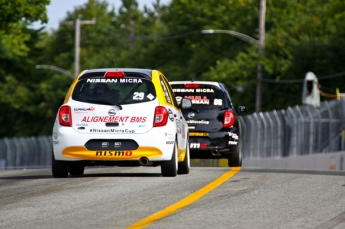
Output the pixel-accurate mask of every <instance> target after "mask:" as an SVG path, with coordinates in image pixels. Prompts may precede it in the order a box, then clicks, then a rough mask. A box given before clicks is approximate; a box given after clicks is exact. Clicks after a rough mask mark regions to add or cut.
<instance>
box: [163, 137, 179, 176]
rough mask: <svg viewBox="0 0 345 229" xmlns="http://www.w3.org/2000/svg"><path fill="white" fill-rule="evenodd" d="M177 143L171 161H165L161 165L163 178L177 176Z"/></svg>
mask: <svg viewBox="0 0 345 229" xmlns="http://www.w3.org/2000/svg"><path fill="white" fill-rule="evenodd" d="M177 166H178V160H177V142H176V141H175V145H174V149H173V153H172V155H171V159H170V160H169V161H163V163H162V164H161V172H162V176H163V177H176V175H177Z"/></svg>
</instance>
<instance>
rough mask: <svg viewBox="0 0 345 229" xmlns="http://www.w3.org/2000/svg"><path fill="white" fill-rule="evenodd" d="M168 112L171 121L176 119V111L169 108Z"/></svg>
mask: <svg viewBox="0 0 345 229" xmlns="http://www.w3.org/2000/svg"><path fill="white" fill-rule="evenodd" d="M168 114H169V119H170V121H174V113H173V112H172V111H171V110H170V109H168Z"/></svg>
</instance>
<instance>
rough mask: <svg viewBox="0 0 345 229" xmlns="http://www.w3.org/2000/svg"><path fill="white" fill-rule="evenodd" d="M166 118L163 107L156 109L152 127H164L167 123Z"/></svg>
mask: <svg viewBox="0 0 345 229" xmlns="http://www.w3.org/2000/svg"><path fill="white" fill-rule="evenodd" d="M168 116H169V114H168V111H167V109H166V108H165V107H162V106H158V107H156V110H155V117H154V120H153V127H159V126H165V125H166V124H167V122H168V118H169V117H168Z"/></svg>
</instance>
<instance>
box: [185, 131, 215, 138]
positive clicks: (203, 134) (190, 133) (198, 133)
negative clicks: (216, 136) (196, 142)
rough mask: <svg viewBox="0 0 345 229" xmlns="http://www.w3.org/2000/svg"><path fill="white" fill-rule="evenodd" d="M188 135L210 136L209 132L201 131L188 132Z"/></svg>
mask: <svg viewBox="0 0 345 229" xmlns="http://www.w3.org/2000/svg"><path fill="white" fill-rule="evenodd" d="M189 136H191V137H207V136H210V134H209V133H202V132H189Z"/></svg>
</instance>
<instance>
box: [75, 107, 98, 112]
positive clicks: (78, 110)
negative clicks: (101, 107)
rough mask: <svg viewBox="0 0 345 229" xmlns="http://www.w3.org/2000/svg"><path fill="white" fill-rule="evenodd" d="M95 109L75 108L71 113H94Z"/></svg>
mask: <svg viewBox="0 0 345 229" xmlns="http://www.w3.org/2000/svg"><path fill="white" fill-rule="evenodd" d="M95 109H96V108H94V107H93V106H91V107H88V108H85V107H75V108H74V109H73V111H75V112H89V111H91V112H92V111H94V110H95Z"/></svg>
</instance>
